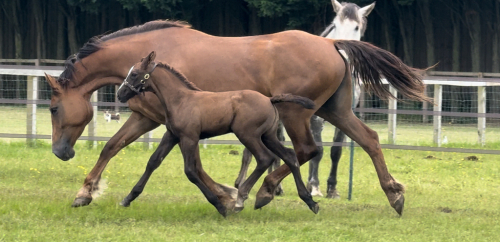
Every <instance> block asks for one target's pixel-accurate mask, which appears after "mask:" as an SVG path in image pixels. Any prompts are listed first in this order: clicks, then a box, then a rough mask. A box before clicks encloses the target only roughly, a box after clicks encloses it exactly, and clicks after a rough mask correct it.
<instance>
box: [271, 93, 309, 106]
mask: <svg viewBox="0 0 500 242" xmlns="http://www.w3.org/2000/svg"><path fill="white" fill-rule="evenodd" d="M282 102H292V103H296V104H299V105H302V106H303V107H304V108H306V109H314V106H315V104H314V102H313V100H311V99H309V98H307V97H301V96H297V95H293V94H290V93H286V94H280V95H276V96H274V97H271V103H272V104H276V103H282Z"/></svg>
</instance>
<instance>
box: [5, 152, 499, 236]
mask: <svg viewBox="0 0 500 242" xmlns="http://www.w3.org/2000/svg"><path fill="white" fill-rule="evenodd" d="M140 147H141V146H140V145H132V146H131V147H129V148H126V149H124V150H123V151H121V152H120V153H119V154H118V155H117V156H116V157H115V158H114V159H113V160H111V162H110V164H109V165H108V166H107V167H106V169H105V171H104V174H103V178H104V179H106V180H107V184H108V188H107V189H106V191H105V193H104V194H103V195H102V196H101V197H99V198H97V199H96V200H95V201H94V202H93V203H92V204H91V205H90V206H87V207H81V208H71V207H70V205H71V203H72V201H73V199H74V196H75V194H76V192H77V191H78V189H79V188H80V186H81V183H82V182H83V179H84V177H85V175H86V174H87V173H88V172H89V171H90V169H91V168H92V167H93V165H94V164H95V161H96V159H97V157H98V155H99V151H100V149H101V148H102V145H101V147H99V148H98V149H96V150H89V149H86V148H85V146H84V145H83V144H81V145H77V147H76V148H75V149H76V152H77V154H76V157H75V158H74V159H72V160H70V161H68V162H63V161H60V160H58V159H57V158H56V157H55V156H54V155H53V154H52V153H51V150H50V145H49V144H47V143H43V142H42V143H39V145H38V146H37V147H36V148H27V147H26V146H25V144H24V143H19V142H10V143H5V142H3V143H0V241H496V240H497V239H498V238H499V237H500V232H499V231H500V222H499V220H498V218H499V216H500V211H499V208H500V193H499V192H498V191H499V189H500V179H499V178H500V177H499V176H500V158H499V157H498V156H494V155H477V156H478V157H479V160H478V161H469V160H466V159H464V158H465V157H466V156H468V155H473V154H457V153H431V152H415V151H401V150H384V154H385V157H386V162H387V165H388V168H389V171H390V172H391V173H392V175H393V176H394V177H395V178H397V179H398V180H399V181H400V182H402V183H403V184H405V185H406V188H407V193H406V196H405V197H406V205H405V210H404V214H403V216H402V217H399V216H397V214H396V212H395V211H394V210H393V209H392V208H391V207H390V206H389V204H388V202H387V199H386V197H385V195H384V193H383V192H382V190H381V189H380V186H379V183H378V179H377V176H376V173H375V170H374V169H373V164H372V163H371V161H370V159H369V158H368V156H367V155H366V153H364V152H363V151H362V150H360V149H356V154H355V163H354V187H353V190H354V192H353V200H352V201H348V200H347V199H346V197H347V181H348V156H347V155H348V153H349V152H344V156H343V157H342V160H341V163H340V165H339V178H338V179H339V185H338V188H339V190H340V194H341V196H342V198H341V199H338V200H329V199H325V198H316V199H315V200H316V201H318V202H319V204H320V212H319V214H317V215H314V214H313V213H312V212H310V211H309V209H308V208H307V206H306V205H305V204H304V203H303V202H301V201H300V199H299V198H298V196H297V195H296V190H295V186H294V184H293V179H292V178H291V177H288V178H286V179H285V180H284V189H285V196H283V197H278V198H276V199H275V200H274V201H273V202H271V203H270V204H269V205H268V206H266V207H264V208H263V209H262V210H253V209H252V207H253V202H254V201H255V192H256V191H257V190H258V187H259V186H260V184H261V181H259V182H258V183H257V184H256V186H255V187H254V189H253V190H252V193H251V195H250V198H249V199H248V200H247V202H246V209H245V210H243V211H242V212H241V213H239V214H235V215H232V216H229V217H228V218H226V219H224V218H223V217H221V216H220V215H219V214H218V213H217V211H216V210H215V208H213V207H212V206H211V205H210V204H209V203H208V202H207V201H206V199H205V198H204V197H203V195H202V194H201V192H200V191H199V190H198V188H197V187H196V186H195V185H193V184H191V183H190V182H189V181H188V180H187V178H186V177H185V175H184V173H183V165H182V157H181V155H180V152H179V150H178V149H177V148H175V149H174V150H173V151H172V153H171V154H170V155H169V156H168V157H167V158H166V159H165V161H164V162H163V165H162V166H161V167H160V168H159V169H158V170H157V171H156V172H155V174H154V175H153V176H152V178H151V180H150V182H149V183H148V186H147V187H146V189H145V191H144V193H143V194H142V195H141V196H140V197H139V198H138V199H137V200H136V201H135V202H133V203H132V205H131V207H129V208H123V207H120V206H119V205H118V204H119V202H120V201H121V199H122V198H123V197H124V196H126V195H127V194H128V192H129V191H130V189H131V188H132V187H133V185H134V184H135V182H136V181H137V180H138V179H139V177H140V175H141V174H142V172H143V170H144V167H145V163H146V161H147V159H148V158H149V156H150V155H151V153H152V152H153V151H152V150H150V151H143V150H142V149H141V148H140ZM242 149H243V147H242V146H230V145H213V146H209V147H208V149H201V157H202V161H203V165H204V168H205V170H206V171H207V173H208V174H210V175H211V176H212V177H213V178H214V180H216V181H218V182H221V183H226V184H233V182H234V179H235V178H236V176H237V172H238V169H239V165H240V159H241V157H240V156H235V155H230V154H229V151H231V150H237V151H239V152H240V154H241V152H242ZM326 150H328V149H326ZM325 155H326V156H328V154H325ZM428 156H432V157H433V158H430V159H429V158H426V157H428ZM329 168H330V164H329V162H326V160H325V161H323V162H322V163H321V167H320V180H321V185H322V186H321V188H322V190H323V192H325V191H324V189H325V188H326V187H325V183H326V178H327V174H328V171H329ZM307 169H308V166H307V165H306V166H304V167H303V168H302V172H303V177H304V178H306V177H307Z"/></svg>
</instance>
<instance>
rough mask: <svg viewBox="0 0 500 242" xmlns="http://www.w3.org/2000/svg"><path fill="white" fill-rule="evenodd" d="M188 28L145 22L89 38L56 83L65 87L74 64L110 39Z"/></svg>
mask: <svg viewBox="0 0 500 242" xmlns="http://www.w3.org/2000/svg"><path fill="white" fill-rule="evenodd" d="M172 27H176V28H190V27H191V25H189V24H188V23H185V22H181V21H170V20H156V21H151V22H147V23H145V24H143V25H137V26H133V27H130V28H125V29H121V30H118V31H116V32H113V33H111V34H107V35H102V36H94V37H92V38H90V39H89V40H88V41H87V43H85V44H84V45H83V47H82V48H81V49H80V50H79V51H78V53H76V54H74V55H71V56H69V57H68V59H66V61H65V62H64V71H63V72H62V73H61V75H60V76H59V78H58V79H57V81H58V82H59V84H61V85H62V86H66V84H67V83H68V81H69V80H71V79H72V78H73V74H74V72H75V62H77V61H79V60H81V59H83V58H85V57H87V56H89V55H91V54H93V53H95V52H97V51H99V50H100V49H101V48H102V43H103V42H105V41H108V40H111V39H115V38H118V37H122V36H127V35H133V34H139V33H144V32H149V31H153V30H158V29H166V28H172Z"/></svg>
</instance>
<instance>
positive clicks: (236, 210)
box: [233, 207, 245, 213]
mask: <svg viewBox="0 0 500 242" xmlns="http://www.w3.org/2000/svg"><path fill="white" fill-rule="evenodd" d="M244 208H245V207H234V208H233V212H234V213H239V212H241V211H243V209H244Z"/></svg>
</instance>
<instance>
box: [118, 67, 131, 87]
mask: <svg viewBox="0 0 500 242" xmlns="http://www.w3.org/2000/svg"><path fill="white" fill-rule="evenodd" d="M133 69H134V66H132V67H130V70H129V71H128V74H127V76H126V77H125V79H123V82H122V84H121V85H120V87H119V88H118V91H120V89H122V87H123V85H125V81H127V78H128V76H130V73H131V72H132V70H133Z"/></svg>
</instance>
